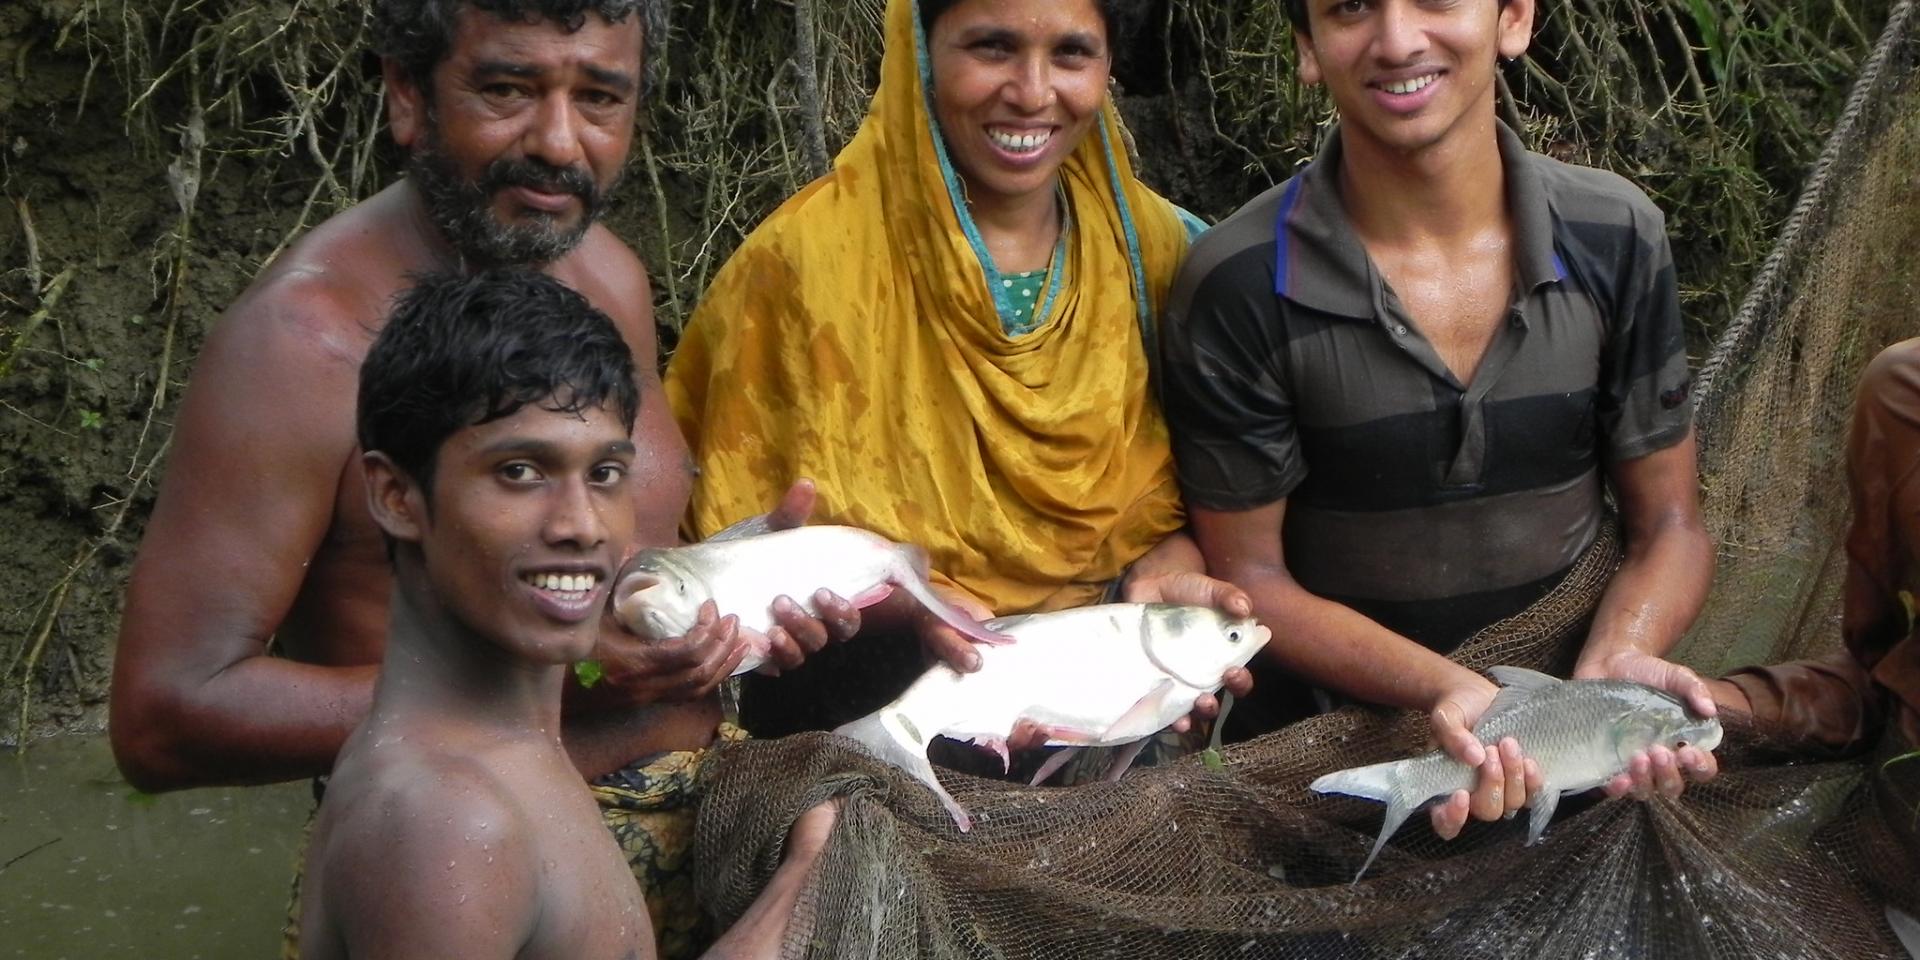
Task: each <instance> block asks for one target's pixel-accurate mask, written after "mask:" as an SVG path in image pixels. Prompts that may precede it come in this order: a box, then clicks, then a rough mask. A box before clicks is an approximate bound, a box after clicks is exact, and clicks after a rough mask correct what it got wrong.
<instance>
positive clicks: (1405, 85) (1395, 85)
mask: <svg viewBox="0 0 1920 960" xmlns="http://www.w3.org/2000/svg"><path fill="white" fill-rule="evenodd" d="M1438 79H1440V75H1439V74H1437V73H1429V74H1427V75H1426V76H1423V77H1414V78H1413V79H1411V80H1395V81H1392V82H1391V83H1383V84H1381V85H1380V86H1381V88H1382V89H1384V90H1386V91H1387V92H1388V93H1399V94H1408V93H1417V92H1419V91H1421V90H1425V89H1426V88H1427V84H1430V83H1432V82H1434V81H1435V80H1438Z"/></svg>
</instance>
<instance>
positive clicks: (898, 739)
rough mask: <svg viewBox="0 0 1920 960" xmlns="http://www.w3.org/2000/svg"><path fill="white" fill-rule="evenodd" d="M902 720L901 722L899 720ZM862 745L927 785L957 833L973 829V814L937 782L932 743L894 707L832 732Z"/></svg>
mask: <svg viewBox="0 0 1920 960" xmlns="http://www.w3.org/2000/svg"><path fill="white" fill-rule="evenodd" d="M903 720H905V721H906V722H905V723H902V722H901V721H903ZM833 732H834V733H835V734H838V735H839V736H842V737H846V738H847V739H849V740H853V741H855V742H856V743H859V744H860V745H861V746H862V747H865V748H866V750H867V752H868V753H870V754H873V756H874V757H875V758H876V759H879V760H884V761H886V762H888V763H891V764H893V765H894V766H896V767H899V768H900V769H901V770H904V771H906V772H907V773H909V774H912V775H913V778H914V779H916V780H918V781H920V782H921V783H924V784H926V785H927V788H928V789H929V790H932V791H933V795H934V796H935V797H938V798H939V799H940V805H941V806H942V807H945V808H946V811H947V815H948V816H951V817H952V818H953V823H954V825H955V826H957V827H959V828H960V832H961V833H966V832H967V831H969V830H972V829H973V817H972V815H970V814H968V813H967V808H966V807H963V806H961V805H960V801H958V800H955V799H954V798H953V795H952V794H950V793H948V792H947V788H945V787H943V786H941V785H940V778H939V777H937V776H935V775H934V772H933V763H932V762H931V761H929V760H928V759H927V744H929V743H931V742H933V741H932V740H931V739H930V738H929V739H921V738H920V737H919V736H918V733H919V730H918V727H916V726H915V725H914V724H913V722H912V721H911V720H906V715H905V714H903V713H900V712H899V711H898V710H896V709H895V708H893V707H891V706H889V707H885V708H883V709H881V710H879V711H877V712H875V713H871V714H868V715H867V716H864V717H861V718H860V719H858V720H855V721H853V722H851V723H848V724H844V725H842V726H840V727H838V728H836V729H835V730H834V731H833Z"/></svg>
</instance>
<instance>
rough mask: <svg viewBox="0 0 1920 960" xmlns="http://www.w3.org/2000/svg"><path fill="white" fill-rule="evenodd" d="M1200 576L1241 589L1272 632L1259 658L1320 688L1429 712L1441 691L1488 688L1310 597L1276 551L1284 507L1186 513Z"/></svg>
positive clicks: (1337, 606) (1343, 609)
mask: <svg viewBox="0 0 1920 960" xmlns="http://www.w3.org/2000/svg"><path fill="white" fill-rule="evenodd" d="M1190 516H1191V522H1192V524H1193V530H1194V535H1195V540H1196V541H1197V542H1198V544H1199V546H1200V549H1201V551H1202V552H1203V553H1204V554H1205V556H1206V560H1207V570H1208V572H1209V573H1211V574H1212V575H1213V576H1215V577H1219V578H1221V579H1223V580H1227V581H1229V582H1232V583H1234V584H1236V585H1238V586H1239V587H1240V588H1241V589H1243V590H1245V591H1246V592H1247V594H1248V596H1250V597H1251V598H1252V599H1253V610H1254V615H1255V616H1257V617H1259V618H1260V620H1261V622H1262V623H1265V624H1266V625H1267V626H1268V627H1269V628H1271V629H1272V630H1273V640H1272V641H1271V642H1270V643H1268V644H1267V648H1266V650H1265V651H1264V654H1263V655H1264V656H1266V657H1268V658H1270V659H1271V660H1273V662H1275V663H1277V664H1279V665H1280V666H1281V667H1284V668H1285V669H1287V670H1288V671H1289V672H1292V673H1295V674H1298V675H1300V676H1302V677H1305V678H1306V679H1307V680H1309V681H1310V682H1312V683H1314V684H1317V685H1319V686H1324V687H1328V688H1331V689H1334V690H1338V691H1340V692H1342V693H1345V694H1347V695H1349V696H1352V697H1354V698H1356V699H1359V700H1364V701H1367V702H1369V703H1380V704H1387V705H1389V706H1396V707H1406V708H1409V709H1417V710H1431V709H1433V708H1434V707H1435V706H1436V705H1437V703H1438V702H1439V701H1440V699H1441V698H1442V697H1443V696H1445V695H1446V694H1447V693H1448V692H1450V691H1453V690H1457V689H1460V688H1462V687H1474V686H1480V687H1484V688H1486V689H1487V691H1488V692H1489V696H1491V691H1492V689H1493V684H1492V683H1491V682H1490V681H1487V680H1485V679H1483V678H1481V677H1480V676H1479V675H1478V674H1475V673H1474V672H1473V671H1471V670H1468V669H1467V668H1465V667H1462V666H1460V665H1459V664H1456V663H1454V662H1452V661H1450V660H1448V659H1447V658H1445V657H1443V656H1441V655H1439V654H1437V653H1434V652H1433V651H1431V650H1428V649H1427V648H1425V647H1422V646H1420V645H1419V644H1417V643H1414V642H1413V641H1412V640H1409V639H1407V638H1405V637H1402V636H1400V635H1399V634H1397V633H1394V632H1393V631H1391V630H1388V629H1387V628H1385V627H1383V626H1381V625H1379V624H1378V623H1375V622H1374V621H1372V620H1371V619H1368V618H1367V617H1366V616H1364V615H1362V614H1360V613H1359V612H1358V611H1356V610H1354V609H1353V608H1351V607H1348V606H1346V605H1345V604H1341V603H1336V602H1334V601H1331V600H1327V599H1324V598H1321V597H1318V596H1315V595H1314V594H1312V593H1309V592H1308V591H1307V590H1306V589H1305V588H1304V587H1302V586H1300V584H1299V582H1298V581H1296V580H1294V578H1293V576H1292V574H1290V573H1289V572H1288V570H1287V565H1286V560H1285V556H1284V552H1283V548H1282V545H1281V539H1280V538H1281V528H1282V523H1283V520H1284V519H1285V517H1286V501H1285V500H1281V501H1278V502H1275V503H1272V504H1269V505H1267V506H1264V507H1256V508H1254V509H1252V510H1245V511H1235V512H1224V511H1215V510H1207V509H1204V508H1199V507H1195V508H1192V509H1191V511H1190Z"/></svg>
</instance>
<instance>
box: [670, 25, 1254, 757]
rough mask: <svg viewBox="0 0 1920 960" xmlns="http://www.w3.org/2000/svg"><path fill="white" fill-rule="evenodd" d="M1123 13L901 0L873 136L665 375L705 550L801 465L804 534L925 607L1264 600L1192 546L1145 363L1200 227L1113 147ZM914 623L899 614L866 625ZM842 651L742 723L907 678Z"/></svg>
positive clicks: (729, 284)
mask: <svg viewBox="0 0 1920 960" xmlns="http://www.w3.org/2000/svg"><path fill="white" fill-rule="evenodd" d="M1114 5H1115V4H1114V2H1113V0H917V2H916V0H890V2H889V4H888V6H887V13H886V53H885V56H884V58H883V60H882V64H881V79H880V87H879V91H878V92H877V93H876V94H875V96H874V100H873V104H872V107H871V109H870V111H869V113H868V116H867V118H866V121H865V122H864V123H863V124H862V126H861V128H860V131H859V133H858V134H857V135H856V136H855V137H854V139H853V141H852V143H850V144H849V145H848V146H847V148H846V149H845V150H844V151H843V152H842V153H841V154H840V156H839V157H838V159H837V160H836V162H835V165H834V170H833V172H831V173H829V174H827V175H826V176H824V177H822V178H820V179H819V180H817V181H815V182H814V183H812V184H810V185H809V186H807V187H806V188H805V189H803V190H802V191H801V192H800V193H799V194H797V195H795V196H794V197H793V198H791V199H789V200H788V201H787V202H786V203H785V204H784V205H782V206H781V207H780V209H779V210H777V211H776V212H775V213H774V214H773V215H772V216H771V217H769V218H768V219H767V220H766V221H765V222H764V223H762V224H761V225H760V226H759V228H757V229H756V230H755V231H754V232H753V234H752V235H751V236H750V237H748V238H747V240H746V242H745V243H744V244H743V245H742V246H741V248H740V249H739V251H738V252H736V253H735V254H734V255H733V257H732V259H730V260H729V261H728V262H727V264H726V266H725V267H724V268H723V269H722V270H721V271H720V273H719V275H718V276H717V277H716V278H715V280H714V282H713V285H712V287H711V288H710V289H709V290H708V291H707V295H706V298H705V300H704V301H703V302H702V303H701V305H700V308H699V309H698V310H697V311H696V312H695V314H694V316H693V320H692V322H691V324H690V325H689V327H688V329H687V332H686V336H685V339H684V340H682V342H681V344H680V347H679V349H678V351H677V352H676V353H675V355H674V357H673V361H672V363H671V365H670V366H669V368H668V371H667V384H666V386H667V396H668V398H669V400H670V401H671V402H672V404H673V408H674V414H675V416H676V417H677V418H678V419H679V421H680V427H681V430H682V431H683V432H684V433H685V434H686V437H687V439H688V442H689V444H690V445H691V447H692V450H693V455H694V458H695V461H696V464H697V466H698V468H699V475H698V478H697V479H696V481H695V485H694V492H693V500H692V505H691V508H690V513H689V517H688V520H687V525H688V527H689V528H690V529H689V530H688V531H687V532H688V534H689V536H691V537H695V538H702V537H706V536H710V535H712V534H713V533H715V532H716V531H718V530H720V529H721V528H723V527H725V526H727V525H728V524H730V523H732V522H734V521H736V520H739V519H741V518H742V517H745V516H747V515H749V514H752V513H755V512H757V511H759V510H761V509H763V507H764V505H765V504H766V503H769V502H772V501H774V500H776V499H778V498H779V496H780V494H781V493H782V492H783V491H785V490H786V489H787V485H788V483H789V482H790V481H791V480H793V479H794V478H795V477H811V478H813V479H814V480H815V481H816V483H817V484H818V489H819V492H820V497H821V506H820V508H819V509H818V510H817V511H816V513H815V520H816V521H819V522H832V523H846V524H851V525H854V526H859V527H864V528H867V529H870V530H874V531H876V532H879V533H881V534H883V535H885V536H888V537H891V538H892V539H894V540H897V541H900V542H903V543H913V544H918V545H920V546H922V547H924V548H926V550H927V552H928V554H929V557H930V563H931V567H932V571H933V576H934V581H935V585H936V589H938V590H940V591H941V592H942V593H944V594H945V595H947V596H949V597H950V598H952V599H953V600H954V601H955V602H956V604H957V605H959V606H961V607H962V608H963V609H967V610H969V611H971V612H974V613H976V614H978V615H980V616H985V615H987V614H988V613H989V612H991V613H992V614H1009V613H1020V612H1027V611H1036V610H1054V609H1060V608H1064V607H1071V606H1077V605H1081V604H1086V603H1091V602H1096V601H1098V600H1100V599H1101V598H1103V597H1108V596H1115V597H1117V596H1119V595H1120V594H1119V592H1117V591H1116V586H1117V585H1118V584H1119V582H1120V581H1121V578H1122V577H1123V575H1124V576H1125V577H1126V584H1127V586H1126V590H1125V596H1126V597H1127V599H1134V600H1147V599H1168V600H1180V601H1186V602H1199V603H1227V604H1231V605H1232V606H1234V607H1235V608H1237V609H1235V610H1234V612H1235V613H1236V614H1242V615H1244V614H1245V613H1246V612H1248V611H1249V610H1250V607H1240V604H1242V603H1244V602H1245V599H1244V595H1243V594H1239V592H1238V591H1237V590H1235V589H1234V588H1232V587H1230V586H1227V585H1225V584H1223V583H1220V582H1219V581H1214V580H1211V579H1209V578H1207V577H1205V575H1204V573H1203V572H1201V571H1202V564H1201V560H1200V557H1199V553H1198V551H1197V550H1196V549H1195V548H1194V547H1193V545H1192V542H1191V540H1189V539H1188V538H1187V537H1186V535H1185V534H1184V533H1181V532H1180V531H1181V528H1182V523H1183V515H1182V511H1181V506H1180V502H1179V499H1178V491H1177V489H1176V486H1175V483H1174V476H1173V465H1172V459H1171V456H1170V454H1169V451H1168V445H1167V428H1166V424H1165V422H1164V421H1163V420H1162V418H1161V415H1160V411H1159V409H1158V407H1157V405H1156V403H1155V401H1154V398H1153V392H1152V389H1151V382H1152V369H1151V368H1152V360H1151V358H1152V356H1153V354H1154V350H1155V330H1154V320H1155V317H1156V315H1157V311H1158V309H1159V306H1160V303H1161V301H1162V299H1163V297H1164V296H1165V294H1166V290H1167V287H1168V285H1169V284H1170V283H1171V282H1172V279H1173V275H1174V271H1175V269H1176V267H1177V266H1178V265H1179V262H1180V260H1181V258H1182V256H1184V254H1185V253H1186V248H1187V242H1188V239H1189V235H1190V234H1189V230H1190V224H1197V221H1193V220H1192V219H1191V217H1190V216H1189V215H1186V214H1184V211H1181V210H1179V209H1178V208H1176V207H1174V206H1173V205H1172V204H1171V203H1169V202H1168V201H1167V200H1165V199H1164V198H1162V197H1160V196H1159V195H1157V194H1155V193H1154V192H1153V191H1151V190H1149V189H1147V187H1146V186H1145V185H1143V184H1141V183H1140V182H1139V181H1138V180H1136V179H1135V178H1134V175H1133V170H1132V165H1131V163H1130V161H1129V160H1128V157H1127V155H1126V151H1125V150H1124V149H1122V145H1121V136H1122V134H1121V129H1120V123H1119V119H1118V116H1117V114H1116V113H1115V111H1114V108H1113V105H1112V103H1111V102H1110V100H1109V98H1108V96H1107V80H1108V76H1109V70H1110V67H1111V54H1110V48H1109V37H1110V35H1111V33H1112V31H1111V30H1110V29H1109V28H1110V26H1111V10H1110V9H1109V8H1111V7H1112V6H1114ZM908 616H910V615H909V614H907V613H905V612H904V611H892V612H890V611H889V609H888V605H883V606H882V607H881V608H876V609H875V610H873V611H869V612H868V615H867V626H868V632H873V630H874V628H875V627H882V628H884V626H886V625H888V622H889V621H892V623H893V625H897V626H906V625H907V620H906V619H904V618H905V617H908ZM914 619H915V622H914V626H915V628H916V631H917V632H918V633H919V634H920V636H921V639H922V642H923V643H925V644H926V646H927V647H928V649H929V650H930V651H932V652H934V653H935V654H937V655H939V656H941V657H942V658H944V659H947V660H948V661H949V662H953V663H955V665H956V666H960V667H961V668H963V669H965V668H966V667H967V665H968V664H969V661H970V659H971V657H972V654H971V653H970V652H969V651H968V649H967V648H966V646H965V644H964V643H963V642H961V641H960V640H959V638H958V636H957V635H955V634H952V633H951V632H950V631H947V630H945V629H944V628H941V627H938V626H936V625H934V624H931V623H927V622H925V621H926V620H927V619H928V618H914ZM881 647H885V648H887V649H879V648H881ZM903 647H905V648H907V652H906V654H904V655H901V654H900V652H899V651H900V649H901V648H903ZM826 653H827V654H829V655H830V656H829V657H827V658H826V659H831V660H835V661H837V662H834V663H824V662H821V660H822V658H820V657H816V658H815V659H814V660H813V661H810V662H809V663H808V664H807V665H806V666H805V667H803V668H802V669H801V670H799V671H798V672H797V673H796V675H795V676H793V677H791V678H788V679H785V680H782V681H780V683H781V686H782V687H783V688H785V689H783V690H782V691H781V693H780V696H779V697H778V698H777V699H778V700H779V701H783V702H784V705H785V706H786V707H788V708H792V709H788V710H785V711H779V710H775V711H772V712H771V713H770V712H769V711H768V710H756V709H755V708H756V707H761V706H770V705H769V704H765V703H763V702H762V701H764V700H766V699H768V698H764V697H762V696H760V695H759V694H760V691H759V690H758V689H756V688H755V686H754V685H751V684H750V686H749V689H748V691H747V694H746V697H745V700H744V703H743V707H744V709H745V716H746V717H747V720H748V726H749V727H750V728H753V729H755V732H757V733H762V734H766V733H785V732H789V731H790V730H792V729H797V728H804V727H810V726H821V725H825V724H828V723H832V722H835V721H836V720H843V719H850V718H851V717H853V716H857V715H858V714H859V713H860V712H862V711H864V710H871V709H874V708H876V707H878V706H879V705H880V704H881V703H884V702H885V701H886V700H887V699H888V698H890V697H891V696H893V695H895V694H897V693H898V692H899V690H900V688H901V687H903V686H904V685H905V684H906V682H908V681H909V680H910V679H911V677H912V676H913V675H914V673H915V672H917V660H918V653H917V651H914V650H912V649H911V647H910V645H905V644H884V645H883V644H870V643H866V642H859V643H855V644H852V645H850V646H848V647H843V648H835V649H832V650H829V651H826ZM888 660H894V661H899V662H898V663H894V664H892V665H891V666H888V667H882V666H880V662H881V661H888ZM876 672H878V673H883V674H890V675H889V676H885V677H875V676H874V674H875V673H876ZM855 674H858V675H860V678H859V679H853V675H855ZM803 676H806V677H810V678H811V679H812V680H815V681H819V682H815V683H811V684H803V686H808V687H811V688H812V689H808V690H799V689H795V688H794V687H795V684H794V681H798V680H800V679H801V677H803ZM1233 685H1234V686H1240V687H1242V688H1243V689H1244V687H1245V685H1246V681H1244V680H1243V679H1242V678H1239V677H1236V678H1235V682H1234V684H1233ZM779 712H785V713H787V714H788V716H786V717H784V718H783V717H778V716H774V715H772V714H773V713H779Z"/></svg>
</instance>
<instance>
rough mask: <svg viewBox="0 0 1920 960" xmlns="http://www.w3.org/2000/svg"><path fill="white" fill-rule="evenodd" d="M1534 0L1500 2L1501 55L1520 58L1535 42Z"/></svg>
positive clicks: (1512, 58) (1506, 0) (1508, 57)
mask: <svg viewBox="0 0 1920 960" xmlns="http://www.w3.org/2000/svg"><path fill="white" fill-rule="evenodd" d="M1533 14H1534V2H1533V0H1504V2H1503V3H1501V4H1500V56H1501V57H1502V58H1503V59H1507V60H1518V59H1519V58H1521V57H1522V56H1525V55H1526V52H1527V47H1528V46H1529V45H1530V44H1532V43H1533Z"/></svg>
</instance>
